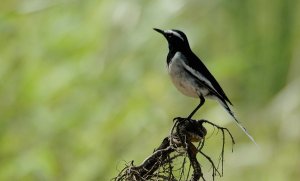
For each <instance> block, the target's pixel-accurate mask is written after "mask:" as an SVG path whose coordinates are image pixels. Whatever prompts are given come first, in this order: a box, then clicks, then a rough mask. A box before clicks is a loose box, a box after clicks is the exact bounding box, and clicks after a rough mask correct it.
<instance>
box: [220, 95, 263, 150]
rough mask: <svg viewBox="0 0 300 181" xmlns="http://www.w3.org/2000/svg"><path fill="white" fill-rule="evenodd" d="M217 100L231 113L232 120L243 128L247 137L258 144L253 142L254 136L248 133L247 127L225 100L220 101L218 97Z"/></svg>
mask: <svg viewBox="0 0 300 181" xmlns="http://www.w3.org/2000/svg"><path fill="white" fill-rule="evenodd" d="M218 101H219V102H220V103H221V105H222V106H223V107H224V108H225V110H226V111H227V112H228V113H229V114H230V115H231V117H232V118H233V119H234V122H235V123H236V124H237V125H238V126H239V127H240V128H241V129H242V130H243V132H244V133H245V134H246V135H247V136H248V138H249V139H250V140H251V141H252V142H253V143H254V144H255V145H256V146H258V144H257V143H256V142H255V140H254V138H253V137H252V136H251V135H250V133H249V132H248V131H247V129H246V128H245V127H244V126H243V125H242V124H241V122H240V121H239V120H238V119H237V118H236V117H235V115H234V113H233V111H231V109H230V108H229V106H228V105H227V103H226V102H225V101H222V100H220V99H218Z"/></svg>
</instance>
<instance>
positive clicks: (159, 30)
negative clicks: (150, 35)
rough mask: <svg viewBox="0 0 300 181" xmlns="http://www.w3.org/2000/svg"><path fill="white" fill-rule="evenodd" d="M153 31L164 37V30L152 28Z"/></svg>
mask: <svg viewBox="0 0 300 181" xmlns="http://www.w3.org/2000/svg"><path fill="white" fill-rule="evenodd" d="M153 29H154V30H155V31H157V32H158V33H160V34H162V35H165V31H164V30H161V29H158V28H153Z"/></svg>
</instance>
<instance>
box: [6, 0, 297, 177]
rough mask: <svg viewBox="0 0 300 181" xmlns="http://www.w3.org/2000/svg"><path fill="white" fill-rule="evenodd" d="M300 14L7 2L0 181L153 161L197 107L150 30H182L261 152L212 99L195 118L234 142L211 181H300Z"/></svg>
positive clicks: (266, 5) (263, 8) (253, 1)
mask: <svg viewBox="0 0 300 181" xmlns="http://www.w3.org/2000/svg"><path fill="white" fill-rule="evenodd" d="M299 9H300V1H297V0H290V1H284V0H274V1H272V2H271V1H267V0H246V1H239V0H229V1H226V0H216V1H208V0H197V1H196V0H188V1H185V0H174V1H171V0H162V1H158V0H156V1H137V0H136V1H134V0H125V1H123V0H116V1H109V0H102V1H94V0H85V1H79V0H72V1H71V0H64V1H58V0H54V1H50V0H27V1H24V0H23V1H20V0H19V1H18V0H2V1H1V6H0V99H1V101H0V124H1V125H0V129H1V131H0V180H64V181H67V180H72V181H73V180H109V179H110V178H112V177H114V176H115V175H116V174H117V173H118V170H119V169H121V168H122V167H123V164H124V163H125V161H131V160H135V161H136V162H135V163H136V164H138V163H140V162H141V161H142V160H143V159H144V158H145V157H146V156H148V155H149V154H150V153H151V152H152V150H153V148H154V147H155V146H157V145H158V144H159V143H160V141H161V139H162V138H163V137H164V136H166V134H168V132H169V128H170V127H171V125H172V121H171V120H172V118H173V117H175V116H185V115H187V114H188V113H189V112H190V111H191V110H192V109H193V108H194V106H196V105H197V103H198V100H195V99H190V98H187V97H184V96H181V94H180V93H179V92H178V91H177V90H176V89H175V88H174V86H173V85H172V84H171V81H170V80H169V77H168V75H167V73H166V70H165V66H166V63H165V58H166V54H167V44H166V42H165V40H164V39H163V38H162V37H161V36H160V35H158V34H157V33H156V32H154V31H153V30H152V28H153V27H158V28H163V29H169V28H176V29H181V30H183V31H184V32H186V34H187V35H188V37H189V40H190V43H191V46H192V47H193V50H194V51H195V52H196V54H198V55H199V56H200V57H201V58H202V59H203V61H204V63H205V64H206V65H207V66H208V68H209V69H210V70H211V72H212V73H213V74H214V75H215V77H216V78H217V80H218V81H219V82H220V84H221V85H222V87H223V89H224V90H225V92H226V93H227V95H228V96H229V98H230V99H231V100H232V102H233V103H234V105H235V112H237V114H238V115H239V116H238V117H239V118H240V119H241V120H242V121H243V122H244V125H245V126H246V127H247V128H248V130H249V131H250V132H251V133H252V134H253V135H254V137H255V138H256V140H257V142H258V143H259V144H260V146H261V148H260V149H258V148H256V147H255V146H254V145H253V144H252V143H251V142H250V141H249V140H248V139H247V137H246V136H244V135H243V133H242V132H241V131H240V130H239V129H238V128H237V127H236V126H235V125H234V124H232V122H231V118H230V117H229V116H228V115H227V114H226V112H225V111H224V110H222V108H220V106H219V105H218V104H217V103H216V102H214V101H207V102H206V104H205V106H204V107H203V109H201V110H200V111H199V113H198V114H197V117H198V118H207V119H209V120H210V121H214V122H216V123H218V124H221V125H226V126H227V127H228V128H230V129H231V130H232V131H233V134H234V136H235V138H236V139H237V145H236V146H235V151H234V153H230V151H229V150H230V148H229V147H228V152H227V153H225V177H224V178H221V179H218V180H272V181H277V180H298V179H299V178H300V170H299V168H300V157H299V156H298V155H299V152H300V130H299V128H300V122H299V117H300V96H299V92H300V77H299V73H298V71H299V68H300V61H299V60H300V53H299V50H300V38H299V37H300V28H299V27H300V26H299V25H300V21H299V17H300V12H299ZM218 135H219V134H218ZM218 135H217V136H216V133H215V134H213V136H211V137H210V138H209V139H208V142H209V143H210V144H208V145H207V150H206V152H207V153H210V154H212V155H213V154H214V153H215V152H217V150H218V149H217V148H218V146H219V144H218V143H219V142H218V141H217V140H218V139H217V137H218ZM203 164H204V165H203V166H204V168H205V169H204V171H205V172H206V173H207V174H208V175H209V174H210V173H209V171H210V170H209V168H207V167H205V166H208V164H206V163H205V162H204V161H203Z"/></svg>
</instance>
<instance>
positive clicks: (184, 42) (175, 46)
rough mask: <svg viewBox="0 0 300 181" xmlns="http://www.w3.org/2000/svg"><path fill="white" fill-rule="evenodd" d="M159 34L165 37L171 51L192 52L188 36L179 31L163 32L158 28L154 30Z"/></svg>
mask: <svg viewBox="0 0 300 181" xmlns="http://www.w3.org/2000/svg"><path fill="white" fill-rule="evenodd" d="M153 29H154V30H155V31H157V32H158V33H160V34H162V35H164V37H165V38H166V39H167V41H168V44H169V49H170V50H175V51H184V50H190V46H189V42H188V39H187V37H186V35H185V34H184V33H183V32H182V31H179V30H174V29H172V30H161V29H158V28H153Z"/></svg>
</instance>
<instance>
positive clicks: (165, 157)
mask: <svg viewBox="0 0 300 181" xmlns="http://www.w3.org/2000/svg"><path fill="white" fill-rule="evenodd" d="M174 121H175V122H174V125H173V127H172V129H171V133H170V135H169V136H168V137H166V138H164V139H163V141H162V143H161V144H160V146H159V147H158V148H157V149H156V150H155V151H154V152H153V153H152V154H151V155H150V156H149V157H148V158H146V159H145V160H144V161H143V163H142V164H140V165H139V166H135V165H134V163H133V161H132V162H131V163H130V164H127V165H126V166H125V168H124V169H122V170H121V171H120V173H119V174H118V176H117V177H115V178H113V180H114V181H144V180H155V181H158V180H169V181H181V180H190V181H198V180H200V179H201V178H202V180H205V178H204V177H203V173H202V170H201V165H200V163H199V162H198V160H197V153H200V154H201V155H202V156H203V157H204V158H206V159H207V160H208V161H209V163H210V164H211V166H212V169H213V171H212V172H213V173H212V178H213V180H214V178H215V176H220V177H221V176H223V162H224V146H225V132H227V133H228V134H229V135H230V138H231V140H232V144H234V139H233V137H232V135H231V133H230V132H229V130H228V129H227V128H223V127H220V126H218V125H215V124H213V123H211V122H209V121H207V120H192V119H190V120H187V119H186V118H179V117H178V118H175V119H174ZM204 123H208V124H210V125H212V126H214V127H216V128H217V129H219V130H221V131H222V136H223V140H222V150H221V155H220V161H221V163H222V164H221V172H220V171H219V169H218V167H216V165H215V163H214V162H213V160H212V159H211V158H210V157H209V156H208V155H206V154H205V153H203V151H202V148H203V147H204V143H205V136H206V134H207V131H206V129H205V127H204V126H203V124H204ZM175 130H176V131H175ZM192 142H198V143H199V146H198V148H196V147H195V146H194V144H193V143H192ZM180 158H183V161H182V162H181V166H180V167H179V168H176V164H175V162H176V160H179V159H180ZM187 160H188V162H189V164H190V165H189V168H188V169H186V164H187ZM191 167H192V168H193V173H192V174H191V176H190V171H191ZM186 170H187V173H185V172H186ZM178 171H179V172H178Z"/></svg>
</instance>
